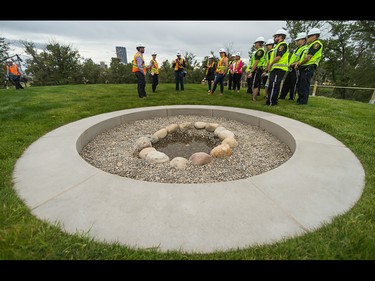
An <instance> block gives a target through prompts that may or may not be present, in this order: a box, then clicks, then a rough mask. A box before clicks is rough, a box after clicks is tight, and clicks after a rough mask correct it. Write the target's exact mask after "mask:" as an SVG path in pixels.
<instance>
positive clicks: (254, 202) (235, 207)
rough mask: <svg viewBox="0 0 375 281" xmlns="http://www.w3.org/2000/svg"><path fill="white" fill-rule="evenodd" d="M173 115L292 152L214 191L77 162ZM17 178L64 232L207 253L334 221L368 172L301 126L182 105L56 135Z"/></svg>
mask: <svg viewBox="0 0 375 281" xmlns="http://www.w3.org/2000/svg"><path fill="white" fill-rule="evenodd" d="M175 115H199V116H212V117H226V118H229V119H234V120H237V121H240V122H246V123H249V124H251V125H256V126H259V127H260V128H263V129H265V130H267V131H268V132H271V133H272V134H273V135H275V136H276V137H278V138H279V139H280V140H282V141H283V142H285V143H286V144H287V145H288V146H289V147H290V148H291V150H292V151H293V152H294V154H293V156H292V157H291V158H290V159H289V160H288V161H287V162H286V163H284V164H283V165H281V166H279V167H277V168H276V169H273V170H271V171H268V172H266V173H263V174H260V175H257V176H254V177H249V178H246V179H241V180H236V181H230V182H220V183H208V184H164V183H154V182H145V181H137V180H133V179H129V178H124V177H120V176H117V175H113V174H109V173H106V172H104V171H102V170H100V169H98V168H95V167H93V166H91V165H90V164H88V163H87V162H86V161H85V160H84V159H82V158H81V157H80V155H79V151H80V150H81V149H82V148H83V147H84V146H85V145H86V144H87V143H88V142H89V141H90V140H91V139H92V138H93V137H94V136H96V135H98V134H100V133H101V132H103V131H104V130H108V129H110V128H113V127H115V126H118V125H120V124H122V123H124V122H131V121H135V120H139V119H149V118H152V117H168V116H175ZM140 172H141V171H140ZM13 179H14V187H15V189H16V191H17V192H18V194H19V196H20V197H21V198H22V199H23V200H24V202H25V204H26V205H27V206H28V207H29V208H30V209H31V211H32V213H33V214H34V215H35V216H36V217H38V218H40V219H42V220H46V221H48V222H50V223H55V222H59V223H61V224H62V226H63V228H64V231H66V232H68V233H77V232H78V233H88V235H90V236H91V237H94V238H95V239H97V240H98V241H105V242H107V243H112V242H119V243H120V244H123V245H126V246H128V247H133V248H152V247H155V248H158V249H159V250H160V251H171V250H181V251H184V252H201V253H207V252H213V251H219V250H229V249H238V248H246V247H251V246H254V245H261V244H270V243H274V242H277V241H280V240H282V239H284V238H289V237H294V236H298V235H302V234H304V233H306V232H309V231H313V230H315V229H317V228H319V227H321V226H322V225H323V224H326V223H330V222H331V221H332V219H333V218H334V217H335V216H337V215H340V214H343V213H345V212H347V211H348V210H349V209H351V208H352V207H353V205H354V204H355V203H356V202H357V200H358V199H359V198H360V196H361V194H362V191H363V187H364V170H363V168H362V165H361V163H360V162H359V160H358V159H357V158H356V157H355V155H354V154H353V153H352V152H351V151H350V150H349V149H348V148H347V147H346V146H344V145H343V144H342V143H341V142H339V141H338V140H337V139H335V138H333V137H332V136H330V135H328V134H326V133H324V132H322V131H321V130H319V129H316V128H314V127H311V126H309V125H306V124H304V123H301V122H299V121H296V120H293V119H290V118H286V117H282V116H278V115H275V114H271V113H267V112H261V111H255V110H249V109H241V108H233V107H222V106H206V105H202V106H193V105H185V106H157V107H147V108H135V109H130V110H122V111H117V112H110V113H106V114H101V115H97V116H93V117H89V118H85V119H82V120H79V121H76V122H73V123H70V124H67V125H65V126H62V127H60V128H57V129H55V130H53V131H51V132H49V133H47V134H46V135H44V136H43V137H41V138H40V139H38V140H37V141H35V142H34V143H33V144H32V145H31V146H30V147H29V148H28V149H27V150H26V151H25V153H24V154H23V155H22V157H21V158H20V159H19V160H18V161H17V163H16V166H15V170H14V173H13Z"/></svg>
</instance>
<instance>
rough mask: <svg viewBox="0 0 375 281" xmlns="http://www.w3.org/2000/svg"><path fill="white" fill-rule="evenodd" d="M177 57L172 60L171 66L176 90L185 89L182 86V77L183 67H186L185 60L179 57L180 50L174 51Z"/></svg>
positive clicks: (183, 73)
mask: <svg viewBox="0 0 375 281" xmlns="http://www.w3.org/2000/svg"><path fill="white" fill-rule="evenodd" d="M176 55H177V58H176V59H175V60H174V61H173V62H172V67H173V68H174V78H175V80H176V91H179V90H180V86H181V91H184V90H185V87H184V77H185V74H186V72H185V71H184V67H186V62H185V59H184V58H181V52H180V51H177V53H176Z"/></svg>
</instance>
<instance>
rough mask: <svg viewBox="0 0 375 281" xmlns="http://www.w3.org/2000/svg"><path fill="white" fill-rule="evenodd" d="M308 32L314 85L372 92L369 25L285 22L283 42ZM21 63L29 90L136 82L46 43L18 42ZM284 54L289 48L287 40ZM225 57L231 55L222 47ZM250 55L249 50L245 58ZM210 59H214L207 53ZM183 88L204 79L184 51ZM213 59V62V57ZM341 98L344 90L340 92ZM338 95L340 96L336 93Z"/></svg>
mask: <svg viewBox="0 0 375 281" xmlns="http://www.w3.org/2000/svg"><path fill="white" fill-rule="evenodd" d="M312 27H318V28H320V29H321V31H322V33H321V41H322V42H323V44H324V50H323V57H322V60H321V62H320V65H319V68H318V69H317V71H316V73H315V77H314V80H317V81H319V83H328V84H332V85H338V86H358V87H370V88H373V87H375V81H374V77H375V75H374V74H375V56H374V55H373V54H374V51H375V44H374V42H375V21H371V20H359V21H342V20H341V21H315V20H312V21H286V27H285V29H286V30H287V32H288V33H289V38H295V36H296V35H297V33H299V32H307V31H308V30H309V29H310V28H312ZM22 45H23V47H24V52H25V53H26V54H27V55H29V57H30V58H29V59H26V61H25V63H26V65H27V70H26V74H27V75H30V76H31V77H32V82H33V85H38V86H44V85H45V86H47V85H64V84H81V83H82V84H99V83H100V84H105V83H111V84H112V83H114V84H118V83H136V78H135V76H134V75H133V73H132V72H131V67H132V63H128V64H122V63H120V61H119V60H118V59H117V58H112V60H111V63H110V66H109V67H108V69H105V68H103V67H101V66H99V65H97V64H95V63H94V62H93V61H92V59H91V58H89V59H83V58H81V56H80V54H79V53H78V51H76V50H74V49H72V47H71V46H70V45H62V44H60V43H58V42H50V43H49V44H47V45H46V47H45V49H44V50H42V51H40V50H39V52H38V48H37V47H36V46H35V44H34V43H33V42H22ZM289 46H290V50H291V51H292V50H293V49H294V48H295V42H294V41H292V40H291V42H290V45H289ZM227 51H228V54H229V55H230V54H231V53H233V51H232V50H231V49H230V48H227ZM8 52H9V46H8V45H7V44H6V43H5V40H4V38H1V37H0V62H1V64H2V65H1V66H2V67H3V69H5V61H4V59H5V58H7V57H8V56H9V54H8ZM251 52H252V50H249V54H250V53H251ZM211 54H214V52H213V51H211ZM183 57H184V58H185V60H186V64H187V67H186V70H187V73H188V74H187V76H186V83H201V81H202V79H203V78H204V77H205V68H204V66H205V65H206V63H207V59H208V56H207V57H205V58H204V59H203V61H201V62H198V61H197V60H196V56H195V55H194V54H192V53H190V52H186V53H185V55H184V56H183ZM216 59H218V58H217V57H216ZM243 60H244V62H245V66H244V67H246V63H247V62H248V58H244V57H243ZM159 65H160V69H161V74H160V77H159V81H160V82H161V83H173V82H174V74H173V71H174V70H173V68H172V62H170V61H168V60H166V61H163V62H162V63H160V62H159ZM342 92H343V94H344V95H345V91H342ZM341 95H342V94H341Z"/></svg>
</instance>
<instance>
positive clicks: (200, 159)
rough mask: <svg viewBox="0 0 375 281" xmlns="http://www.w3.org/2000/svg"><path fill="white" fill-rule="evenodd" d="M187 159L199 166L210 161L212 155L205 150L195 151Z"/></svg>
mask: <svg viewBox="0 0 375 281" xmlns="http://www.w3.org/2000/svg"><path fill="white" fill-rule="evenodd" d="M189 160H190V161H191V162H192V163H193V164H194V165H198V166H201V165H205V164H208V163H210V162H211V161H212V157H211V156H210V155H209V154H207V153H205V152H196V153H194V154H193V155H191V156H190V158H189Z"/></svg>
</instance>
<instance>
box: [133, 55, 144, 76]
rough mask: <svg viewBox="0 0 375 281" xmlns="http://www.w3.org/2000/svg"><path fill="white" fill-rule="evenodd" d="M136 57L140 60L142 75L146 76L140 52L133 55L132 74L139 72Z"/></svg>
mask: <svg viewBox="0 0 375 281" xmlns="http://www.w3.org/2000/svg"><path fill="white" fill-rule="evenodd" d="M137 57H140V58H141V59H142V69H143V72H144V74H146V73H147V69H146V65H145V60H144V59H143V56H142V54H141V53H140V52H136V53H135V55H134V59H133V65H132V72H138V71H141V70H140V69H139V68H138V63H137Z"/></svg>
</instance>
